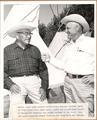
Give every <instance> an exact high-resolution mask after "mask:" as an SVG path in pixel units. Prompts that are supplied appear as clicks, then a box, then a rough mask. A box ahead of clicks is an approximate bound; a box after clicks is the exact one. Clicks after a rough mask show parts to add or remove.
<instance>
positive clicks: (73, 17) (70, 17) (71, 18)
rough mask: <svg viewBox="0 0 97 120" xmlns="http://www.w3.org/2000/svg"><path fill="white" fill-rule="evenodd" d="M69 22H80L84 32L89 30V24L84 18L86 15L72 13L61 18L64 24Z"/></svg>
mask: <svg viewBox="0 0 97 120" xmlns="http://www.w3.org/2000/svg"><path fill="white" fill-rule="evenodd" d="M68 22H76V23H79V24H80V25H81V26H82V27H83V33H86V32H88V31H89V24H88V23H87V21H86V20H85V19H84V17H82V16H81V15H77V14H72V15H68V16H66V17H64V18H63V19H62V20H61V23H62V24H64V25H66V24H67V23H68Z"/></svg>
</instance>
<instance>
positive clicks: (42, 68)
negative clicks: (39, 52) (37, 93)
mask: <svg viewBox="0 0 97 120" xmlns="http://www.w3.org/2000/svg"><path fill="white" fill-rule="evenodd" d="M39 76H40V78H41V80H42V81H41V87H42V88H43V89H44V90H45V91H46V90H47V89H48V84H49V82H48V81H49V80H48V69H47V66H46V64H45V63H44V62H43V61H42V59H40V60H39Z"/></svg>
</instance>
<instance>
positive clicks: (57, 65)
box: [50, 57, 65, 70]
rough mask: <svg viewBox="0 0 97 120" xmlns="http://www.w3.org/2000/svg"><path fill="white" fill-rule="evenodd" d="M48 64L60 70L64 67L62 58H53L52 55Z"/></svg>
mask: <svg viewBox="0 0 97 120" xmlns="http://www.w3.org/2000/svg"><path fill="white" fill-rule="evenodd" d="M50 64H51V65H53V66H54V67H55V68H57V69H60V70H64V69H65V68H64V66H65V65H64V59H62V60H58V59H56V58H54V57H52V58H51V59H50Z"/></svg>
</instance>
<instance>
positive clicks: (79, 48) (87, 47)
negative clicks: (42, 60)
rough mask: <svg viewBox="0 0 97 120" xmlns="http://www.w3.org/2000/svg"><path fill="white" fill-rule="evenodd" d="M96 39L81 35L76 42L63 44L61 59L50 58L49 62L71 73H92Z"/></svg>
mask: <svg viewBox="0 0 97 120" xmlns="http://www.w3.org/2000/svg"><path fill="white" fill-rule="evenodd" d="M95 55H96V40H95V39H94V38H91V37H88V36H84V35H81V36H80V37H79V38H78V39H77V40H76V42H75V43H74V42H72V41H71V42H70V43H68V44H67V45H66V46H65V50H64V56H63V60H62V61H60V62H61V63H60V62H59V61H55V60H54V58H53V59H51V61H50V62H51V64H53V65H55V66H56V67H58V68H60V69H64V70H65V71H66V72H68V73H71V74H80V75H86V74H94V70H95V66H96V64H95V60H96V57H95Z"/></svg>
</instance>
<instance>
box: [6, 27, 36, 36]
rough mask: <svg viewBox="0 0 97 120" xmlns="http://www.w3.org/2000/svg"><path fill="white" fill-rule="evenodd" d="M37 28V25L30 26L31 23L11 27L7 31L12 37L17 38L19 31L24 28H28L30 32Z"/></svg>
mask: <svg viewBox="0 0 97 120" xmlns="http://www.w3.org/2000/svg"><path fill="white" fill-rule="evenodd" d="M34 29H35V27H32V26H29V25H19V26H15V27H13V28H11V29H10V30H8V31H7V34H8V35H9V36H10V37H13V38H15V37H16V35H17V32H21V31H23V30H28V31H29V32H32V31H33V30H34Z"/></svg>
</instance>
